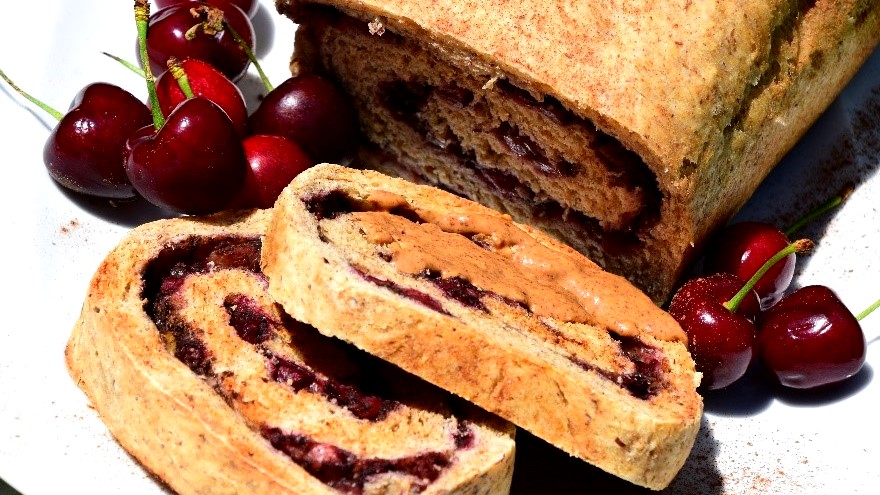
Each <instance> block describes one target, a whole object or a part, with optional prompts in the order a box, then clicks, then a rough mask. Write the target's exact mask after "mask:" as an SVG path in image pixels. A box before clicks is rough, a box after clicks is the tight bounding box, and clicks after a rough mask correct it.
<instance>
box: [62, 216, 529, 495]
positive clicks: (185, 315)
mask: <svg viewBox="0 0 880 495" xmlns="http://www.w3.org/2000/svg"><path fill="white" fill-rule="evenodd" d="M268 217H269V212H268V211H263V210H256V211H251V212H230V213H224V214H220V215H216V216H210V217H205V218H186V219H173V220H161V221H157V222H154V223H150V224H147V225H144V226H141V227H139V228H137V229H135V230H133V231H132V232H131V233H130V234H129V235H128V236H127V237H126V238H125V239H124V240H123V241H122V242H121V243H120V244H119V245H118V247H116V248H115V249H114V250H113V251H112V252H111V253H110V254H109V255H108V256H107V258H106V260H105V261H104V262H103V264H101V266H100V268H99V269H98V271H97V273H96V274H95V276H94V278H93V280H92V282H91V285H90V286H89V289H88V290H89V292H88V296H87V298H86V301H85V304H84V306H83V310H82V314H81V316H80V318H79V321H78V322H77V324H76V327H75V328H74V331H73V334H72V336H71V338H70V341H69V344H68V346H67V353H66V357H67V364H68V367H69V370H70V373H71V375H72V376H73V378H74V379H75V381H76V383H77V385H79V386H80V387H81V388H82V390H83V391H85V393H86V394H87V396H88V397H89V399H90V400H91V402H92V404H93V405H94V407H95V409H96V410H97V412H98V413H99V414H100V416H101V418H102V419H103V420H104V422H105V423H106V424H107V427H108V428H109V429H110V431H111V433H112V434H113V435H114V436H115V437H116V439H117V440H118V441H119V443H120V444H121V445H122V446H123V447H124V448H125V449H126V450H128V451H129V452H130V453H131V455H133V456H134V457H135V458H136V459H137V460H138V461H140V462H141V463H142V464H143V466H144V467H145V468H146V469H147V470H149V471H151V472H152V473H154V474H155V475H156V476H157V477H158V478H159V479H161V480H162V481H163V482H165V483H167V485H168V486H169V487H171V488H172V489H173V490H175V491H176V492H177V493H181V494H195V493H205V494H208V493H210V494H223V493H228V494H280V493H288V494H337V495H338V494H340V493H345V494H388V493H394V494H404V493H412V494H415V493H421V494H505V493H508V492H509V489H510V483H511V475H512V469H513V453H514V443H513V438H512V434H513V427H512V426H511V425H510V424H509V423H506V422H504V421H502V420H500V419H498V418H497V417H494V416H492V415H489V414H487V413H486V412H485V411H482V410H479V409H477V408H475V407H473V406H472V405H471V404H468V403H466V402H464V401H461V400H460V399H457V398H454V397H452V396H450V395H449V394H448V393H446V392H443V391H440V390H437V389H436V388H435V387H432V386H430V385H429V384H427V383H425V382H424V381H422V380H419V379H416V378H415V377H413V376H411V375H409V374H407V373H405V372H403V371H401V370H400V369H398V368H396V367H392V366H390V365H388V364H387V363H382V362H379V361H378V360H376V359H375V358H373V357H370V356H368V355H365V354H364V353H362V352H360V351H357V350H356V349H353V348H352V347H351V346H348V345H345V344H343V343H341V342H339V341H337V340H335V339H330V338H327V337H324V336H322V335H320V334H319V333H317V332H316V331H315V330H314V329H313V328H311V327H308V326H307V325H304V324H301V323H298V322H296V321H294V320H292V319H290V317H289V316H287V315H286V314H285V313H284V312H283V311H281V310H280V307H279V306H278V305H277V304H276V303H275V302H274V301H273V300H272V299H271V297H270V296H269V295H268V293H267V291H266V279H265V277H264V276H263V275H262V273H261V272H260V269H259V265H260V249H261V243H262V237H263V233H264V232H265V228H266V225H267V220H268ZM303 291H304V292H307V291H308V289H307V288H306V287H303Z"/></svg>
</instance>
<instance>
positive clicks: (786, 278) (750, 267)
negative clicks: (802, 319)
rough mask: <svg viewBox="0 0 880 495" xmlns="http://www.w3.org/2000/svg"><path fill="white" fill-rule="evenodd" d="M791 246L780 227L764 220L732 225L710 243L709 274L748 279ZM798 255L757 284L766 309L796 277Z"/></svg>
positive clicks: (705, 264) (786, 259)
mask: <svg viewBox="0 0 880 495" xmlns="http://www.w3.org/2000/svg"><path fill="white" fill-rule="evenodd" d="M787 245H788V238H787V237H786V236H785V234H784V233H783V232H782V231H781V230H779V229H777V228H776V227H774V226H772V225H769V224H766V223H763V222H740V223H734V224H731V225H728V226H727V227H725V228H724V229H723V230H722V231H721V232H720V233H719V235H718V236H717V237H715V239H714V240H713V241H712V242H711V243H710V245H709V247H708V248H707V251H706V258H705V261H704V267H705V271H706V272H707V273H722V272H723V273H732V274H734V275H737V276H738V277H739V278H741V279H743V280H748V279H749V278H750V277H751V276H752V275H754V274H755V272H757V271H758V268H760V267H761V265H763V264H764V262H766V261H767V260H768V259H770V258H771V257H772V256H773V255H774V254H776V253H777V252H778V251H779V250H780V249H782V248H784V247H785V246H787ZM795 263H796V255H794V254H791V255H789V256H787V257H786V258H785V259H784V260H783V261H780V262H779V263H777V264H776V265H774V266H773V268H771V269H770V270H768V271H767V273H765V274H764V276H762V277H761V279H760V280H759V281H758V283H757V284H756V285H755V292H757V293H758V296H759V297H760V298H761V307H762V308H764V309H766V308H769V307H770V306H772V305H773V304H775V303H776V301H778V300H779V299H780V298H781V297H782V295H783V294H784V293H785V290H786V289H788V286H789V285H790V284H791V280H792V277H794V268H795Z"/></svg>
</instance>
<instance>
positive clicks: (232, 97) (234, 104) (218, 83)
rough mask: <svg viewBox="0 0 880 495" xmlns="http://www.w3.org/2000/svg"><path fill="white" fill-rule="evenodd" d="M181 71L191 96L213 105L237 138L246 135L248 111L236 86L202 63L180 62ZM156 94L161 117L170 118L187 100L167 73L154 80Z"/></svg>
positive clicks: (172, 76) (217, 71)
mask: <svg viewBox="0 0 880 495" xmlns="http://www.w3.org/2000/svg"><path fill="white" fill-rule="evenodd" d="M180 67H181V68H182V69H183V71H184V72H185V73H186V77H187V79H188V80H189V85H190V88H191V89H192V92H193V95H194V96H199V97H202V98H206V99H208V100H211V101H212V102H214V103H216V104H217V106H219V107H220V108H222V109H223V111H224V112H226V115H227V116H228V117H229V120H231V121H232V123H233V124H234V125H235V129H236V130H237V131H238V135H239V136H241V137H244V136H245V135H247V119H248V114H247V107H246V106H245V102H244V96H243V95H242V93H241V90H240V89H239V88H238V86H236V85H235V84H234V83H233V82H232V81H230V80H229V78H227V77H226V76H224V75H223V73H221V72H220V71H219V70H217V69H216V68H215V67H214V66H213V65H211V64H209V63H207V62H205V61H202V60H198V59H188V60H184V61H182V62H180ZM156 92H157V95H158V97H159V107H160V108H161V109H162V114H163V115H168V114H170V113H171V112H172V111H173V110H174V109H175V108H176V107H177V106H178V105H180V104H181V103H183V100H185V99H186V95H184V94H183V91H181V89H180V85H179V84H178V83H177V79H175V78H174V75H172V73H171V71H170V70H166V71H165V72H163V73H162V75H160V76H159V77H158V79H156Z"/></svg>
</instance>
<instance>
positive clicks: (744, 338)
mask: <svg viewBox="0 0 880 495" xmlns="http://www.w3.org/2000/svg"><path fill="white" fill-rule="evenodd" d="M743 285H744V282H743V281H742V280H741V279H740V278H739V277H737V276H735V275H731V274H729V273H719V274H714V275H710V276H708V277H698V278H694V279H691V280H689V281H687V282H686V283H685V284H684V285H682V286H681V288H679V290H678V291H676V293H675V295H674V296H673V297H672V300H671V302H670V305H669V314H671V315H672V317H673V318H675V320H676V321H678V323H679V325H681V327H682V329H683V330H684V331H685V333H686V334H687V336H688V350H689V351H690V353H691V355H692V356H693V358H694V362H695V364H696V369H697V371H700V372H702V373H703V381H702V383H701V384H700V388H702V389H704V390H717V389H721V388H724V387H727V386H729V385H731V384H732V383H734V382H735V381H737V380H739V379H740V378H741V377H742V376H743V375H744V374H745V373H746V370H748V368H749V365H750V364H751V362H752V359H753V357H754V354H755V345H756V340H755V334H756V329H755V324H754V322H753V320H754V318H755V317H756V315H757V314H758V313H759V312H760V309H759V308H760V303H759V302H758V295H757V294H756V293H755V292H754V290H752V291H750V292H749V294H747V295H746V297H745V299H743V301H742V302H741V303H740V306H739V311H737V312H734V311H731V310H730V309H728V308H727V307H725V306H724V303H725V302H726V301H728V300H730V299H731V298H732V297H733V296H734V295H735V294H736V293H737V292H738V291H739V290H740V289H741V288H742V287H743Z"/></svg>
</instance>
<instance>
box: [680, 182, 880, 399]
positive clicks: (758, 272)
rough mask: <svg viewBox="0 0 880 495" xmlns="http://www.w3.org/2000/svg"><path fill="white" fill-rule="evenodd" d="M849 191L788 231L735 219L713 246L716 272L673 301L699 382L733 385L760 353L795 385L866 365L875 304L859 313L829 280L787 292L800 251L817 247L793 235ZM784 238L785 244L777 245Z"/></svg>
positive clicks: (832, 378)
mask: <svg viewBox="0 0 880 495" xmlns="http://www.w3.org/2000/svg"><path fill="white" fill-rule="evenodd" d="M851 190H852V187H851V186H848V187H847V188H846V189H845V190H844V191H843V193H842V194H840V195H838V196H837V197H835V198H832V199H831V200H829V201H828V202H826V203H825V204H823V205H822V206H820V207H819V208H817V209H816V210H814V211H813V212H811V213H810V214H809V215H807V216H805V217H804V218H802V219H801V220H800V221H798V222H797V223H796V224H794V225H793V226H792V227H790V228H789V229H787V230H786V232H781V231H779V230H778V229H775V228H774V227H772V226H769V225H767V224H762V223H758V222H748V223H742V224H733V225H731V226H730V227H728V228H727V229H725V230H724V231H723V232H722V234H721V235H720V236H719V237H718V239H717V240H716V242H715V243H714V244H713V245H712V246H713V247H714V249H713V248H712V247H710V250H709V252H708V254H707V260H706V266H707V267H708V268H709V270H710V271H714V272H715V273H714V274H711V275H708V276H705V277H698V278H696V279H693V280H690V281H688V282H687V283H685V284H684V285H683V286H682V287H681V288H680V289H679V291H678V292H676V294H675V296H673V299H672V301H671V302H670V307H669V311H670V314H672V315H673V317H675V318H676V319H677V320H678V321H679V323H680V324H681V325H682V327H683V328H684V329H685V331H686V332H687V333H688V336H689V343H688V345H689V349H690V350H691V353H692V355H693V356H694V360H695V362H696V364H697V368H698V370H699V371H702V372H703V374H704V380H703V384H702V386H701V388H703V389H705V390H715V389H721V388H724V387H727V386H729V385H730V384H732V383H734V382H735V381H737V380H738V379H739V378H740V377H741V376H742V375H743V374H745V372H746V370H747V369H748V367H749V366H750V365H751V363H752V362H753V361H754V360H756V359H758V360H760V361H761V362H762V363H763V365H764V366H765V367H766V368H767V369H768V370H770V371H771V372H772V373H773V375H774V376H775V377H776V380H777V381H778V382H779V383H781V384H782V385H784V386H786V387H792V388H815V387H820V386H823V385H828V384H831V383H836V382H839V381H842V380H845V379H846V378H849V377H850V376H852V375H854V374H855V373H857V372H858V371H859V370H860V369H861V367H862V365H863V364H864V361H865V338H864V334H863V332H862V329H861V327H860V325H859V323H858V322H859V320H860V319H861V318H863V317H865V316H867V314H869V313H870V311H871V310H872V309H873V307H872V308H869V310H866V311H865V312H864V313H862V314H860V315H859V316H858V317H856V316H854V315H853V314H852V313H851V312H850V311H849V310H848V309H847V308H846V306H845V305H844V304H843V303H842V302H841V301H840V299H839V298H838V297H837V295H836V294H835V293H834V292H833V291H832V290H831V289H829V288H827V287H825V286H809V287H804V288H801V289H798V290H796V291H793V292H791V293H789V294H787V295H784V296H783V294H784V292H785V290H786V289H787V288H788V286H789V284H790V282H791V277H792V274H793V271H794V257H795V254H794V253H796V252H804V251H805V250H807V249H809V248H810V247H811V243H809V242H808V241H805V240H801V241H796V242H794V243H788V237H787V236H788V235H790V234H791V233H793V232H795V231H797V230H798V229H799V228H800V227H802V226H803V225H804V224H805V223H807V222H808V221H810V220H812V219H814V218H816V217H818V216H819V215H821V214H823V213H824V212H826V211H828V210H830V209H831V208H834V207H836V206H837V205H839V204H840V203H841V202H842V201H843V200H844V199H845V198H846V196H848V195H849V193H850V192H851ZM780 239H781V240H782V241H781V243H782V248H776V247H775V246H776V245H778V244H780ZM771 250H775V251H773V252H771ZM768 252H769V253H770V254H767V253H768ZM768 258H769V259H768ZM756 260H757V261H756ZM755 263H757V265H758V266H759V268H755ZM724 270H727V271H724ZM743 274H744V275H743ZM743 276H745V277H747V278H749V280H748V282H746V283H743V281H742V280H743V278H742V277H743ZM761 282H764V283H763V285H762V284H761ZM759 291H760V292H759ZM878 303H880V302H878ZM874 307H876V304H875V306H874Z"/></svg>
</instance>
